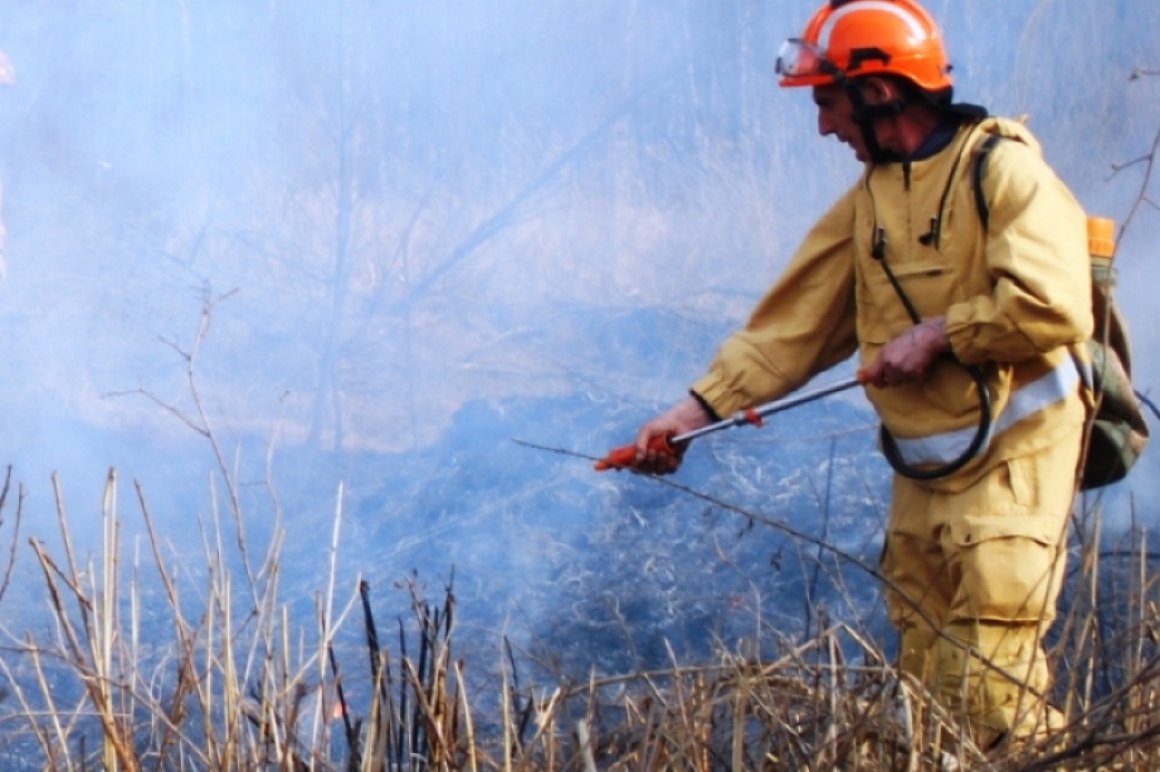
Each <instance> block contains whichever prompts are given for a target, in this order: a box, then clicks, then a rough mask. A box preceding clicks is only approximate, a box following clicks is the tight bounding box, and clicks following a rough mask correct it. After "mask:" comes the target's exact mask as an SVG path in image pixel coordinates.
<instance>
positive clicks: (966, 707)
mask: <svg viewBox="0 0 1160 772" xmlns="http://www.w3.org/2000/svg"><path fill="white" fill-rule="evenodd" d="M1081 434H1082V431H1081V430H1080V429H1078V428H1077V430H1076V431H1075V433H1074V437H1072V436H1071V435H1069V436H1068V437H1067V438H1066V439H1065V440H1061V441H1059V442H1056V443H1053V444H1052V445H1051V446H1050V447H1048V448H1045V449H1044V450H1042V451H1040V452H1037V453H1035V454H1033V455H1029V456H1025V457H1021V458H1016V459H1011V460H1009V461H1007V462H1005V463H1001V464H999V465H998V466H996V468H995V469H993V470H992V471H990V472H989V473H988V474H987V475H985V476H984V477H983V478H981V479H980V480H979V481H978V482H977V483H975V484H974V485H972V486H970V487H969V488H967V489H965V490H963V491H960V492H958V493H940V492H937V491H931V490H929V489H926V488H924V487H922V486H920V485H918V484H916V483H914V482H913V481H910V480H906V479H905V478H901V477H897V478H896V479H895V484H894V498H893V502H892V508H891V522H890V527H889V529H888V532H887V537H886V548H885V550H884V553H883V565H882V568H883V573H884V575H885V577H886V578H887V579H888V580H889V583H890V585H892V586H888V588H887V602H888V606H889V611H890V617H891V620H892V621H893V622H894V624H895V626H896V627H897V628H898V630H899V633H900V636H901V639H900V651H899V665H900V667H901V668H902V669H903V670H904V671H906V672H908V673H910V674H912V675H914V676H915V677H917V678H919V679H921V680H922V681H923V682H924V683H926V684H927V685H928V686H929V687H930V688H931V689H932V691H934V693H935V694H936V696H938V698H939V700H940V702H942V703H943V705H944V706H945V707H946V708H948V709H950V710H952V711H953V712H955V713H956V714H958V715H959V716H960V717H961V718H963V719H965V720H966V721H967V722H968V724H969V725H970V726H971V727H972V729H973V733H974V734H975V737H976V740H977V741H978V742H979V743H980V744H981V745H984V746H985V745H988V744H989V743H990V742H991V741H993V740H994V739H996V738H998V737H1000V736H1002V735H1005V734H1008V733H1010V734H1012V735H1013V736H1022V735H1030V734H1034V733H1036V732H1038V731H1040V730H1042V729H1043V728H1044V721H1045V719H1047V718H1048V712H1049V711H1048V708H1047V705H1046V702H1045V699H1044V695H1046V694H1047V691H1048V689H1049V688H1050V686H1051V680H1050V677H1049V673H1048V668H1047V663H1046V661H1045V657H1044V652H1043V646H1042V640H1043V636H1044V634H1045V633H1046V631H1047V628H1048V627H1049V626H1050V624H1051V621H1052V620H1053V619H1054V618H1055V611H1056V609H1055V606H1056V600H1057V598H1058V595H1059V589H1060V585H1061V582H1062V580H1063V573H1064V557H1065V554H1066V553H1065V550H1064V549H1063V547H1064V545H1065V543H1066V533H1067V523H1068V516H1069V514H1070V512H1071V505H1072V501H1073V498H1074V494H1073V488H1074V479H1075V469H1076V463H1077V461H1078V457H1079V446H1080V438H1081Z"/></svg>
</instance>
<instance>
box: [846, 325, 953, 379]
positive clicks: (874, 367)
mask: <svg viewBox="0 0 1160 772" xmlns="http://www.w3.org/2000/svg"><path fill="white" fill-rule="evenodd" d="M950 350H951V343H950V339H949V338H947V320H946V317H945V316H938V317H935V318H933V319H928V320H926V321H925V322H922V323H921V324H916V325H915V326H913V327H911V328H910V329H909V330H907V331H906V332H904V333H902V334H901V335H899V336H898V337H897V338H895V339H894V340H892V341H890V342H889V343H887V344H886V345H885V346H883V347H882V350H881V351H879V352H878V356H877V358H875V360H874V361H873V362H872V363H871V364H870V366H869V367H867V368H866V377H867V380H868V381H869V382H870V383H872V384H874V385H875V386H877V387H879V388H885V387H887V386H897V385H898V384H900V383H907V382H909V381H913V380H915V379H917V378H919V377H921V376H922V374H923V373H924V372H926V369H927V368H928V367H930V363H931V362H933V361H934V360H935V359H936V358H938V356H939V355H941V354H945V353H946V352H948V351H950Z"/></svg>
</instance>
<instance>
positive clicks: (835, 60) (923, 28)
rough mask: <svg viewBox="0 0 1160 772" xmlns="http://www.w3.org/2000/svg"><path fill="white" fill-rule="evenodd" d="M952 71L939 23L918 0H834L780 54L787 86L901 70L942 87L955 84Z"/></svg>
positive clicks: (925, 86) (923, 85) (925, 84)
mask: <svg viewBox="0 0 1160 772" xmlns="http://www.w3.org/2000/svg"><path fill="white" fill-rule="evenodd" d="M950 71H951V65H950V62H948V61H947V55H946V50H945V49H944V48H943V43H942V35H941V34H940V33H939V29H938V25H937V24H935V22H934V19H932V18H931V17H930V14H928V13H927V12H926V11H925V10H923V8H922V6H920V5H919V4H918V3H916V2H914V1H913V0H831V2H829V3H827V4H826V5H825V6H824V7H823V8H822V9H821V10H819V11H818V12H817V13H815V14H814V17H813V18H812V19H810V22H809V24H807V25H806V30H805V32H803V33H802V36H801V37H800V38H790V39H789V40H787V41H786V42H785V43H784V44H782V48H781V53H780V54H779V56H778V58H777V73H778V74H779V75H781V80H780V85H781V86H784V87H793V86H821V85H825V84H827V83H834V82H836V81H838V80H841V79H843V78H857V77H861V76H865V75H899V76H902V77H903V78H906V79H907V80H910V81H911V82H913V83H914V84H915V85H917V86H918V87H919V88H920V89H922V90H923V91H928V92H937V91H942V90H944V89H947V88H950V87H951V86H952V81H951V77H950Z"/></svg>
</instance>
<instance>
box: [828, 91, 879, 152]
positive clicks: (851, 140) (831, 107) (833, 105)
mask: <svg viewBox="0 0 1160 772" xmlns="http://www.w3.org/2000/svg"><path fill="white" fill-rule="evenodd" d="M814 104H815V105H816V106H817V108H818V133H819V134H821V135H822V136H823V137H825V136H829V135H830V134H833V135H834V136H835V137H837V138H838V140H839V141H840V142H844V143H846V144H847V145H849V146H850V148H851V149H852V150H853V151H854V156H855V157H856V158H857V159H858V160H859V161H862V162H866V161H868V160H870V154H869V152H867V150H866V142H865V140H864V139H863V138H862V130H861V128H860V127H859V126H858V122H857V121H856V120H854V105H852V104H851V103H850V97H849V96H847V94H846V90H845V89H844V88H842V87H841V86H839V85H837V84H836V83H829V84H826V85H824V86H814Z"/></svg>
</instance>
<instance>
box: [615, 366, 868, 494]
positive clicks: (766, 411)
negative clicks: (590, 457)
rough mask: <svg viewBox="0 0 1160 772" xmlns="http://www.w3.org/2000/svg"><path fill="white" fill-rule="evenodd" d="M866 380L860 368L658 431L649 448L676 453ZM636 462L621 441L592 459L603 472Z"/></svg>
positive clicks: (629, 447) (633, 451)
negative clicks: (672, 430) (675, 430)
mask: <svg viewBox="0 0 1160 772" xmlns="http://www.w3.org/2000/svg"><path fill="white" fill-rule="evenodd" d="M868 383H870V374H869V373H868V372H867V371H866V370H864V369H862V370H859V371H858V373H857V374H856V375H855V376H854V377H853V378H848V379H846V380H844V381H839V382H837V383H834V384H831V385H829V386H823V387H821V388H817V389H813V390H811V391H807V392H804V393H801V394H794V395H792V396H790V397H786V398H785V399H780V400H776V401H774V402H767V403H766V404H764V405H758V406H756V407H751V408H749V409H748V410H740V411H738V412H737V413H735V414H734V415H733V416H732V417H731V418H726V419H725V420H723V421H717V422H716V423H712V424H709V425H707V426H702V427H701V428H700V429H694V430H692V431H689V432H685V433H684V434H678V435H676V436H673V435H658V436H656V437H653V438H652V439H651V440H650V441H649V445H648V447H649V450H653V451H656V452H657V453H667V454H668V455H670V456H676V455H677V450H676V448H677V446H681V447H683V445H684V443H686V442H689V441H690V440H694V439H696V438H698V437H701V436H703V435H705V434H709V433H711V432H716V431H720V430H721V429H728V428H730V427H733V426H742V425H745V424H750V425H752V426H761V425H762V419H763V418H764V417H765V416H769V415H773V414H774V413H780V412H781V411H783V410H789V409H791V408H795V407H797V406H798V405H804V404H806V403H807V402H813V401H815V400H818V399H821V398H822V397H828V396H829V395H831V394H837V393H838V392H840V391H845V390H846V389H849V388H852V387H854V386H865V385H867V384H868ZM635 466H636V445H625V446H624V447H621V448H616V449H615V450H613V451H611V452H609V454H608V455H607V456H605V457H604V458H602V459H600V460H599V461H597V462H596V471H597V472H603V471H605V470H607V469H631V468H634V467H635Z"/></svg>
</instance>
